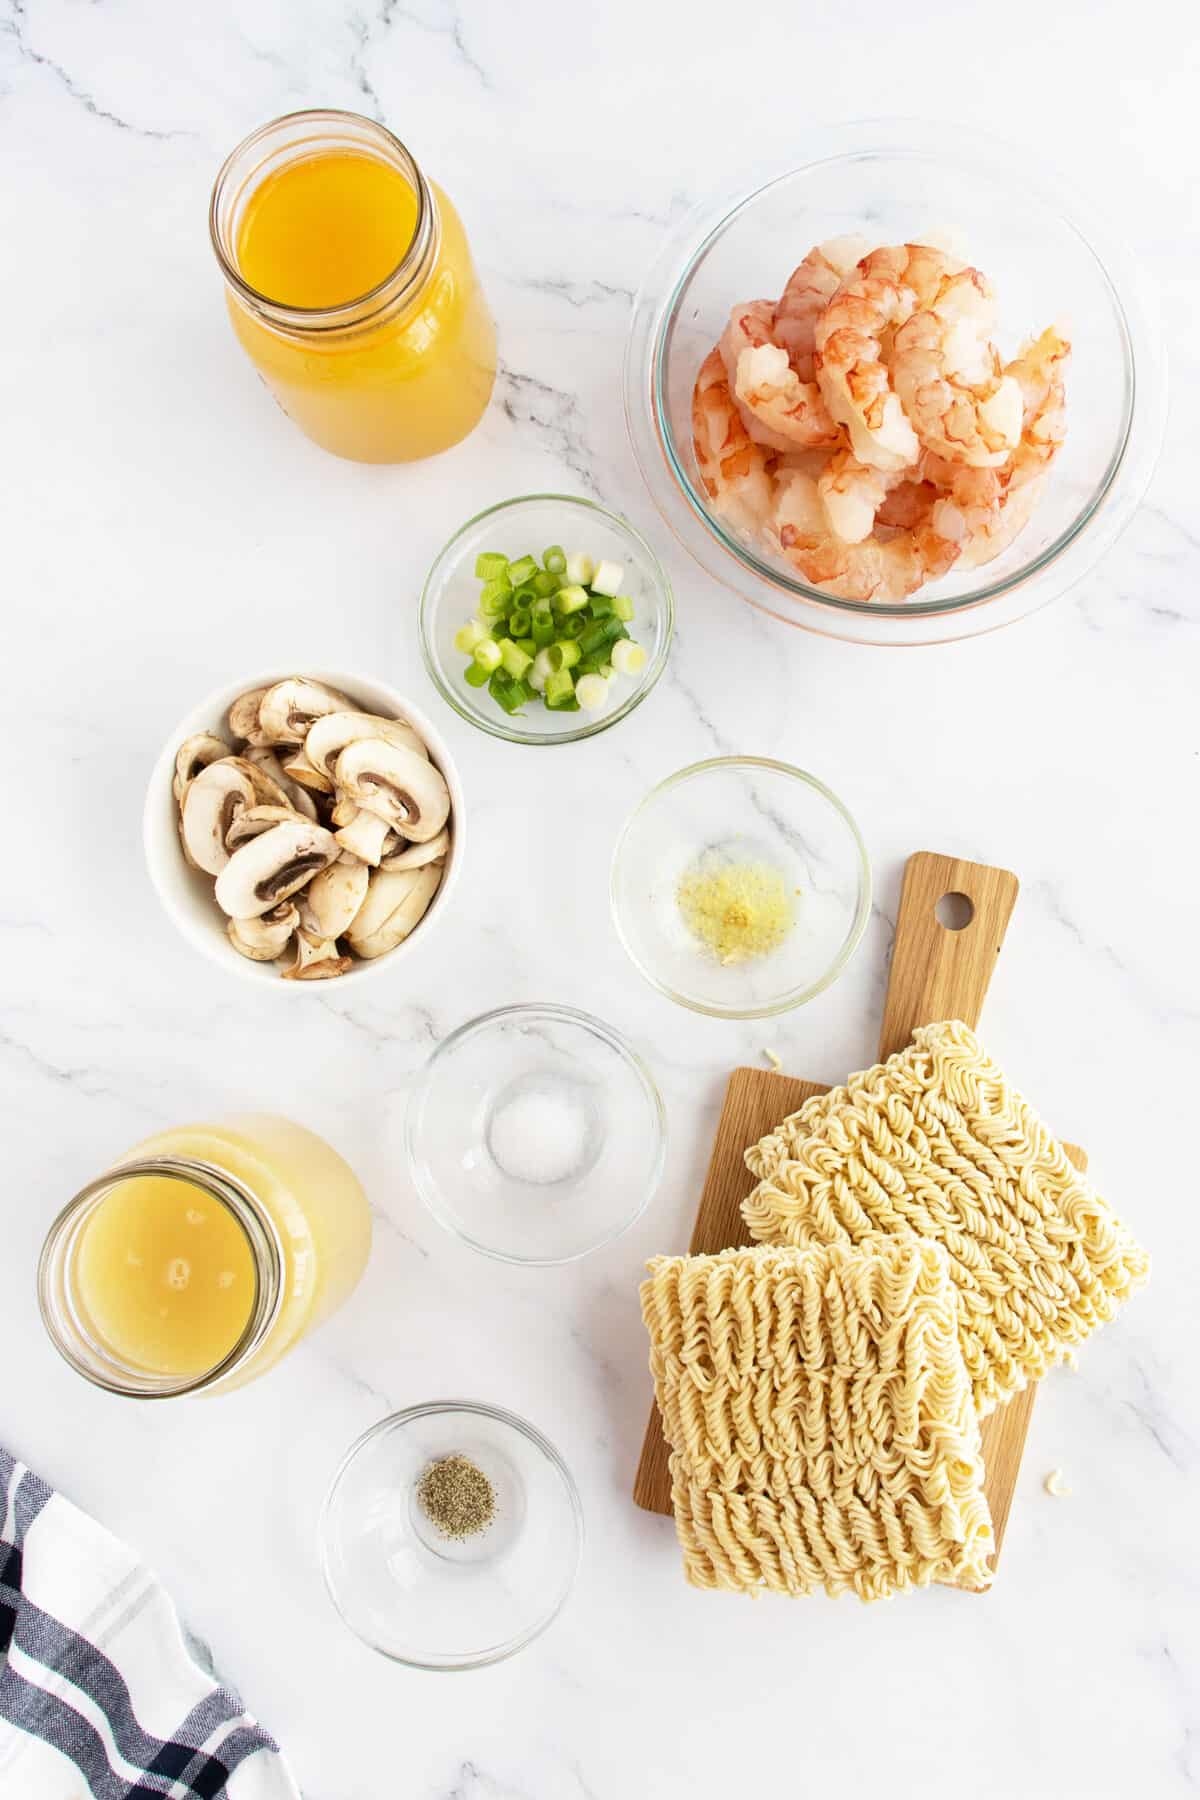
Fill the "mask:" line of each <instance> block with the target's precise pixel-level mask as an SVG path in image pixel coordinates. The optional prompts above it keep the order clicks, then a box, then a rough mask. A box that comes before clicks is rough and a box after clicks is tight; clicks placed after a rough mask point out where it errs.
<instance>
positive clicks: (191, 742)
mask: <svg viewBox="0 0 1200 1800" xmlns="http://www.w3.org/2000/svg"><path fill="white" fill-rule="evenodd" d="M232 755H233V747H232V745H230V744H227V743H226V742H225V739H224V738H219V737H214V735H213V733H212V732H211V731H198V732H196V734H195V736H194V737H190V738H187V739H185V740H184V742H183V743H182V744H180V746H179V749H178V750H177V751H176V752H175V779H174V781H173V782H172V783H171V792H172V793H173V794H174V796H175V799H176V800H177V802H178V803H179V805H180V806H182V805H183V796H184V794H185V793H186V792H187V785H188V782H189V781H194V780H195V778H196V776H197V775H198V774H199V773H200V771H201V769H206V768H207V767H208V765H209V763H215V762H220V761H221V759H222V758H223V757H226V756H232Z"/></svg>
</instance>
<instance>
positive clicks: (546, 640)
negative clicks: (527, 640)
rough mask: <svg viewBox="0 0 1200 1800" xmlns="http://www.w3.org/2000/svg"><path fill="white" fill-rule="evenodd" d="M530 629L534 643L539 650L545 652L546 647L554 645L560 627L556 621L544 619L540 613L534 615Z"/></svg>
mask: <svg viewBox="0 0 1200 1800" xmlns="http://www.w3.org/2000/svg"><path fill="white" fill-rule="evenodd" d="M529 629H530V630H531V632H532V633H533V641H534V643H535V644H536V645H537V647H538V649H539V650H544V649H545V647H546V645H547V644H552V643H553V642H554V640H555V638H556V637H557V636H558V627H557V625H556V624H555V623H554V620H553V619H552V618H549V617H546V618H543V617H542V616H541V614H540V613H534V615H533V623H532V625H531V626H530V628H529Z"/></svg>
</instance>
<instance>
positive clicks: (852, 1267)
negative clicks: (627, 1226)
mask: <svg viewBox="0 0 1200 1800" xmlns="http://www.w3.org/2000/svg"><path fill="white" fill-rule="evenodd" d="M649 1267H650V1279H649V1280H648V1281H646V1282H644V1283H643V1285H642V1314H643V1317H644V1319H645V1322H646V1329H647V1331H648V1332H649V1334H650V1366H651V1369H652V1371H653V1374H654V1385H655V1392H656V1395H657V1398H658V1408H659V1412H660V1414H661V1416H662V1422H663V1429H664V1432H665V1435H666V1439H667V1442H668V1444H669V1445H670V1448H671V1487H672V1504H673V1506H674V1509H675V1524H676V1529H677V1531H678V1534H679V1542H680V1545H681V1547H682V1549H683V1560H684V1567H685V1570H686V1573H687V1578H688V1580H689V1581H690V1582H691V1583H692V1584H693V1585H694V1586H696V1587H704V1588H731V1589H737V1590H740V1591H742V1592H751V1593H753V1592H757V1591H758V1590H760V1589H764V1588H769V1589H772V1590H774V1591H775V1592H778V1593H786V1594H808V1593H812V1592H814V1591H815V1590H816V1589H818V1588H822V1587H823V1588H825V1589H826V1591H827V1592H828V1593H830V1594H838V1593H842V1592H844V1591H846V1590H847V1589H852V1590H853V1591H854V1592H855V1593H857V1594H858V1595H859V1596H860V1598H861V1599H863V1600H878V1599H881V1598H883V1597H884V1596H885V1595H888V1594H891V1593H895V1592H897V1591H900V1590H902V1589H906V1588H913V1587H924V1586H926V1585H927V1584H928V1583H930V1582H933V1581H962V1582H964V1583H966V1584H968V1585H972V1586H983V1585H986V1583H987V1582H988V1580H989V1579H990V1575H989V1572H988V1568H987V1558H988V1555H989V1553H990V1551H991V1549H992V1527H991V1519H990V1516H989V1514H988V1507H987V1501H986V1500H985V1498H984V1495H983V1487H982V1482H983V1464H982V1461H981V1459H980V1453H979V1423H978V1420H977V1419H976V1417H975V1413H974V1409H973V1407H972V1405H971V1384H970V1382H969V1381H968V1379H967V1375H966V1370H965V1369H964V1367H963V1362H962V1353H961V1351H960V1349H959V1344H958V1326H957V1311H956V1306H955V1298H954V1289H953V1286H952V1285H951V1282H950V1279H949V1273H948V1269H947V1265H946V1259H945V1257H944V1255H943V1254H942V1252H941V1251H940V1250H938V1249H937V1248H936V1246H935V1245H932V1244H920V1243H916V1242H914V1241H911V1240H910V1241H908V1242H904V1243H893V1244H888V1243H882V1244H880V1245H879V1246H878V1247H877V1248H872V1249H871V1250H869V1251H866V1252H863V1251H848V1250H843V1249H840V1248H835V1249H830V1250H811V1251H804V1252H800V1251H795V1250H788V1249H770V1248H765V1249H764V1248H755V1249H742V1250H725V1251H722V1252H721V1254H720V1255H719V1256H694V1257H685V1256H660V1257H657V1258H656V1259H655V1260H654V1261H653V1262H651V1263H650V1265H649Z"/></svg>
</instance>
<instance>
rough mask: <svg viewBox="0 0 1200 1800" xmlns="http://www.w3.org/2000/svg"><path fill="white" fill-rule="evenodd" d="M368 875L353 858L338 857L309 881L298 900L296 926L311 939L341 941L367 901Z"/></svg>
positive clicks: (362, 864)
mask: <svg viewBox="0 0 1200 1800" xmlns="http://www.w3.org/2000/svg"><path fill="white" fill-rule="evenodd" d="M370 879H371V871H370V869H369V868H368V867H367V865H366V863H364V862H359V860H358V858H357V857H351V858H350V859H349V861H347V859H346V857H345V856H339V858H338V860H337V861H336V862H335V863H331V864H330V866H329V868H327V869H322V871H321V873H320V874H319V875H316V876H314V877H313V879H312V881H310V882H309V884H308V886H307V887H306V888H305V890H304V893H303V894H302V896H301V899H300V923H301V924H302V925H303V927H304V929H305V931H309V932H311V933H312V935H313V936H314V937H322V938H340V937H344V936H345V934H346V932H347V931H348V930H349V928H350V926H351V924H352V923H353V921H354V919H355V917H356V915H357V913H358V909H359V907H360V906H361V905H362V903H363V901H364V900H365V899H366V897H367V883H368V882H369V881H370Z"/></svg>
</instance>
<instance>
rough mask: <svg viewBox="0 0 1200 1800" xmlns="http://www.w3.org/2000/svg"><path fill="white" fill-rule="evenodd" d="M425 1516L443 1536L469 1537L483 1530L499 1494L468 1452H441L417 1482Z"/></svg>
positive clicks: (490, 1518) (487, 1524) (492, 1513)
mask: <svg viewBox="0 0 1200 1800" xmlns="http://www.w3.org/2000/svg"><path fill="white" fill-rule="evenodd" d="M417 1499H418V1501H419V1502H420V1505H421V1509H422V1511H423V1512H424V1514H425V1517H426V1518H427V1519H428V1520H429V1521H430V1522H431V1524H434V1525H436V1526H437V1528H438V1530H439V1531H440V1532H441V1534H442V1536H443V1537H448V1538H460V1539H461V1538H468V1537H474V1536H475V1534H476V1533H477V1532H480V1531H484V1530H485V1529H486V1528H487V1526H489V1525H490V1524H491V1522H492V1520H493V1518H494V1517H495V1514H496V1494H495V1490H494V1489H493V1487H492V1484H491V1482H490V1481H489V1480H488V1478H487V1476H486V1475H485V1474H484V1472H483V1470H482V1469H477V1468H476V1467H475V1464H474V1463H473V1462H471V1460H470V1459H469V1458H468V1457H466V1456H441V1457H439V1458H438V1460H437V1461H436V1462H432V1463H430V1465H429V1467H428V1468H427V1469H426V1470H425V1473H424V1474H423V1475H422V1477H421V1479H420V1481H419V1482H418V1483H417Z"/></svg>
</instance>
